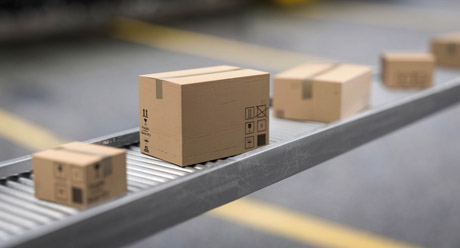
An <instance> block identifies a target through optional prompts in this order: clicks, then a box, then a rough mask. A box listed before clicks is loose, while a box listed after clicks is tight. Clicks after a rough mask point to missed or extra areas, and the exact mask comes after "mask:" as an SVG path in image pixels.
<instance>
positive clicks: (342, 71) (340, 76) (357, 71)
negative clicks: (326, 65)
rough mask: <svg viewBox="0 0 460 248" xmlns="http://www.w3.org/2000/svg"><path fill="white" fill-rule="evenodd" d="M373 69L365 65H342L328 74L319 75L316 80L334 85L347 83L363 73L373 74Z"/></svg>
mask: <svg viewBox="0 0 460 248" xmlns="http://www.w3.org/2000/svg"><path fill="white" fill-rule="evenodd" d="M371 72H372V69H371V67H369V66H364V65H352V64H340V65H337V66H336V67H334V68H333V70H328V71H327V72H325V73H323V74H321V75H318V76H316V77H315V78H314V80H315V81H316V80H318V81H325V82H334V83H345V82H347V81H349V80H351V79H353V78H355V77H357V76H359V75H362V74H363V73H371Z"/></svg>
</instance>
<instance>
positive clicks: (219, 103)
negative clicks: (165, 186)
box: [139, 66, 270, 166]
mask: <svg viewBox="0 0 460 248" xmlns="http://www.w3.org/2000/svg"><path fill="white" fill-rule="evenodd" d="M269 80H270V75H269V73H267V72H262V71H256V70H251V69H245V68H239V67H234V66H215V67H206V68H199V69H192V70H183V71H173V72H165V73H157V74H147V75H140V76H139V117H140V120H139V124H140V127H139V128H140V147H141V151H142V153H144V154H148V155H151V156H154V157H158V158H161V159H163V160H166V161H168V162H171V163H174V164H176V165H180V166H187V165H191V164H196V163H200V162H205V161H209V160H214V159H218V158H223V157H228V156H232V155H236V154H240V153H243V152H246V151H250V150H252V149H255V148H257V147H260V146H263V145H265V144H267V143H268V140H269V139H268V129H269V118H268V111H269V104H270V98H269Z"/></svg>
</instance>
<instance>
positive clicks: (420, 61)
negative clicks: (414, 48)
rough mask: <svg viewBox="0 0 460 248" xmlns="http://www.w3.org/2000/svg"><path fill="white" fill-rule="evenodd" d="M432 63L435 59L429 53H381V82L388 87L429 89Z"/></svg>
mask: <svg viewBox="0 0 460 248" xmlns="http://www.w3.org/2000/svg"><path fill="white" fill-rule="evenodd" d="M434 62H435V57H434V55H433V54H431V53H406V52H387V53H383V54H382V81H383V82H384V84H385V85H387V86H389V87H403V88H427V87H431V85H433V71H434Z"/></svg>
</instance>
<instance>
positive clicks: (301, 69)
mask: <svg viewBox="0 0 460 248" xmlns="http://www.w3.org/2000/svg"><path fill="white" fill-rule="evenodd" d="M332 66H334V64H332V63H327V64H326V63H321V64H320V63H318V64H314V63H307V64H302V65H299V66H296V67H294V68H291V69H289V70H286V71H283V72H281V73H279V74H277V75H276V76H275V78H282V79H298V80H304V79H307V78H309V77H313V76H315V75H317V74H318V73H321V72H323V71H325V70H327V69H329V68H331V67H332Z"/></svg>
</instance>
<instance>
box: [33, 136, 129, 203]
mask: <svg viewBox="0 0 460 248" xmlns="http://www.w3.org/2000/svg"><path fill="white" fill-rule="evenodd" d="M32 164H33V172H34V187H35V196H36V197H37V198H39V199H42V200H47V201H52V202H57V203H60V204H64V205H68V206H72V207H78V208H85V207H88V206H91V205H94V204H96V203H101V202H103V201H106V200H109V199H111V198H114V197H118V196H121V195H123V194H125V193H126V191H127V183H126V152H125V150H123V149H119V148H113V147H107V146H100V145H93V144H85V143H80V142H72V143H68V144H64V145H61V146H59V147H57V148H54V149H49V150H45V151H42V152H38V153H35V154H34V155H33V156H32Z"/></svg>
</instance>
